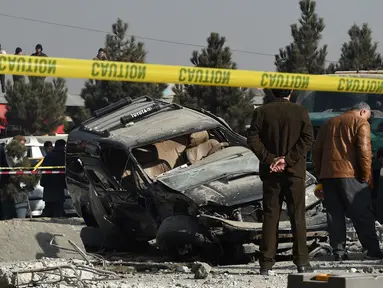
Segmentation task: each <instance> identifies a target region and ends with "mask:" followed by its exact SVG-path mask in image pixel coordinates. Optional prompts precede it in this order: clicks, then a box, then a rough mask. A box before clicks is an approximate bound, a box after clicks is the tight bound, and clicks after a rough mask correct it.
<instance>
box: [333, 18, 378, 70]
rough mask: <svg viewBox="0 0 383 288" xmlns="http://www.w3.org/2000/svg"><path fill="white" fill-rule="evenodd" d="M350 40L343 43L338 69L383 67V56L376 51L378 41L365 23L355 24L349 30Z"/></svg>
mask: <svg viewBox="0 0 383 288" xmlns="http://www.w3.org/2000/svg"><path fill="white" fill-rule="evenodd" d="M348 35H349V36H350V40H349V41H348V42H346V43H344V44H343V45H342V49H341V56H340V59H339V63H338V65H336V67H335V69H336V70H344V71H350V70H356V71H359V70H369V69H380V68H381V67H382V57H381V55H380V54H379V53H378V52H377V51H376V50H377V48H378V42H373V41H372V30H371V29H370V28H369V27H368V24H367V23H364V24H363V25H362V26H361V27H359V26H358V25H356V24H354V25H352V26H351V28H350V29H349V30H348Z"/></svg>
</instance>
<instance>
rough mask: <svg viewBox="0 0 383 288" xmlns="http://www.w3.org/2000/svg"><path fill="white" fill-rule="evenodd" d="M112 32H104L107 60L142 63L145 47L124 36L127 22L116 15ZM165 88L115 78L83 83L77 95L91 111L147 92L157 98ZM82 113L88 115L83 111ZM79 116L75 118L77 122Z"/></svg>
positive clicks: (161, 85)
mask: <svg viewBox="0 0 383 288" xmlns="http://www.w3.org/2000/svg"><path fill="white" fill-rule="evenodd" d="M112 31H113V33H112V34H108V35H107V36H106V40H105V50H106V55H107V58H108V60H111V61H120V62H134V63H145V58H146V54H147V52H146V50H145V48H144V44H143V43H142V42H137V41H136V38H135V37H133V36H132V37H130V38H129V36H128V24H127V23H124V22H123V21H122V20H121V19H120V18H118V20H117V22H116V23H114V24H113V25H112ZM166 87H167V85H165V84H149V83H134V82H124V81H122V82H119V81H93V80H88V81H86V82H85V87H84V88H83V89H82V91H81V97H82V98H83V99H84V100H85V106H86V108H88V109H89V110H90V112H93V111H94V110H97V109H100V108H102V107H105V106H107V105H109V104H111V103H114V102H116V101H118V100H120V99H122V98H124V97H131V98H133V99H134V98H137V97H139V96H143V95H148V96H151V97H154V98H161V97H162V91H163V90H164V89H165V88H166ZM83 113H84V115H85V116H86V115H89V114H88V113H86V112H83ZM81 120H85V119H79V120H78V121H80V122H81Z"/></svg>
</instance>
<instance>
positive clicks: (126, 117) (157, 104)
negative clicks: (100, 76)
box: [78, 95, 183, 137]
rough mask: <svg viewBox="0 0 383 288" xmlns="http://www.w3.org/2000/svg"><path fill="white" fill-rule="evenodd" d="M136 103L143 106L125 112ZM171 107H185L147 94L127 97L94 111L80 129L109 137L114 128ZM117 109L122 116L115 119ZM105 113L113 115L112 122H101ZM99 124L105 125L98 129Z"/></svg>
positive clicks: (124, 125)
mask: <svg viewBox="0 0 383 288" xmlns="http://www.w3.org/2000/svg"><path fill="white" fill-rule="evenodd" d="M134 103H137V104H138V103H141V106H139V107H140V110H137V109H134V111H133V112H132V111H131V110H130V111H129V109H128V111H129V112H128V113H126V112H125V113H124V112H123V110H124V108H126V107H128V106H129V105H133V104H134ZM144 103H146V104H144ZM142 104H144V105H142ZM170 107H173V108H174V109H183V107H182V106H181V105H179V104H176V103H169V102H166V101H163V100H161V99H153V98H151V97H149V96H146V95H145V96H141V97H137V98H135V99H131V98H130V97H126V98H123V99H121V100H119V101H117V102H115V103H113V104H110V105H108V106H106V107H103V108H101V109H98V110H96V111H94V112H93V117H92V118H91V119H89V120H87V121H85V122H83V123H82V124H81V125H80V126H79V128H78V129H79V131H84V132H88V133H92V134H95V135H97V136H99V137H109V136H110V131H112V130H116V129H119V128H123V127H126V125H127V124H129V123H131V122H137V121H139V120H142V119H144V118H146V117H147V116H149V115H153V114H156V113H159V112H161V111H163V110H164V109H168V108H170ZM117 110H122V111H120V112H117V114H119V115H120V116H118V117H116V118H115V120H114V117H113V115H112V114H113V113H114V112H116V111H117ZM121 112H122V113H121ZM105 115H110V116H111V117H112V118H110V117H109V118H110V119H113V120H112V121H108V122H109V123H110V124H105V123H101V122H100V121H102V120H100V118H101V117H103V116H105ZM121 115H122V116H121ZM99 122H100V123H99ZM103 124H104V125H103ZM97 126H101V127H102V126H103V127H102V128H101V129H98V128H97Z"/></svg>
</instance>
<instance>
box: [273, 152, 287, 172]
mask: <svg viewBox="0 0 383 288" xmlns="http://www.w3.org/2000/svg"><path fill="white" fill-rule="evenodd" d="M286 165H287V164H286V160H285V156H281V157H276V158H274V160H273V163H272V164H271V165H270V172H274V173H279V172H283V171H284V170H285V169H286Z"/></svg>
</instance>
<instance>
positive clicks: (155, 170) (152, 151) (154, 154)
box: [133, 145, 171, 179]
mask: <svg viewBox="0 0 383 288" xmlns="http://www.w3.org/2000/svg"><path fill="white" fill-rule="evenodd" d="M133 154H134V156H135V157H136V159H137V161H138V163H140V165H141V167H142V169H143V170H144V171H145V173H146V174H147V175H148V176H149V178H151V179H154V178H155V177H156V176H158V175H160V174H162V173H165V172H167V171H169V170H171V167H170V165H169V163H168V162H167V161H165V160H163V159H159V157H158V151H157V148H156V146H154V145H148V146H145V147H142V148H136V149H135V151H134V152H133Z"/></svg>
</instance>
